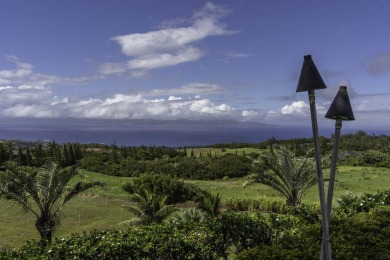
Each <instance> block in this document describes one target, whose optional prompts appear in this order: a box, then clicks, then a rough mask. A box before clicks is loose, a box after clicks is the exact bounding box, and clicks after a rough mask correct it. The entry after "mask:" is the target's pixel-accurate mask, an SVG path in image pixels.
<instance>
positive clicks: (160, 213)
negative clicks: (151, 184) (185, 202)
mask: <svg viewBox="0 0 390 260" xmlns="http://www.w3.org/2000/svg"><path fill="white" fill-rule="evenodd" d="M167 199H168V196H163V197H162V198H161V197H160V196H158V195H157V194H156V193H155V192H152V191H151V190H150V189H149V188H145V189H140V190H139V191H136V192H134V193H133V194H131V195H130V202H132V203H135V204H136V206H126V208H127V209H128V210H129V211H130V212H132V213H133V214H134V215H135V217H134V218H132V219H130V220H126V221H123V222H121V223H120V225H126V226H130V225H148V224H151V223H161V222H163V221H164V220H165V219H166V218H168V217H169V216H170V215H172V213H174V212H175V211H176V208H175V207H174V205H166V202H167Z"/></svg>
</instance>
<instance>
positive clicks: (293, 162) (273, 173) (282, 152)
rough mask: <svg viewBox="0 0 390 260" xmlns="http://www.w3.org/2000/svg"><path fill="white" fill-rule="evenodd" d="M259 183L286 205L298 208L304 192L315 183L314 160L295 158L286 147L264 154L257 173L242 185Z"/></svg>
mask: <svg viewBox="0 0 390 260" xmlns="http://www.w3.org/2000/svg"><path fill="white" fill-rule="evenodd" d="M255 183H261V184H264V185H267V186H269V187H271V188H273V189H275V190H277V191H278V192H280V193H281V194H282V195H283V196H284V197H285V198H286V203H287V205H290V206H294V207H295V206H298V205H299V204H300V203H301V199H302V196H303V194H304V192H305V191H307V190H308V189H309V188H310V187H312V186H313V185H315V184H316V183H317V175H316V166H315V163H314V160H312V159H309V153H308V154H307V156H306V157H304V158H302V157H295V155H294V153H293V152H292V151H290V150H288V149H287V148H286V147H283V146H282V147H280V149H278V150H274V151H273V152H270V153H266V154H265V155H264V156H263V157H262V164H261V167H260V169H259V172H257V173H255V174H252V175H250V176H248V178H247V180H246V181H245V183H244V184H243V187H244V188H245V187H246V186H247V185H252V184H255Z"/></svg>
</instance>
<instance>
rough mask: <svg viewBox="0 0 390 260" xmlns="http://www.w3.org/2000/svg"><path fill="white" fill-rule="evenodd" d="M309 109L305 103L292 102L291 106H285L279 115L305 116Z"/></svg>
mask: <svg viewBox="0 0 390 260" xmlns="http://www.w3.org/2000/svg"><path fill="white" fill-rule="evenodd" d="M308 107H309V105H308V104H306V103H305V101H294V102H293V103H291V105H285V106H284V107H282V109H281V113H282V114H284V115H286V114H306V113H307V108H308Z"/></svg>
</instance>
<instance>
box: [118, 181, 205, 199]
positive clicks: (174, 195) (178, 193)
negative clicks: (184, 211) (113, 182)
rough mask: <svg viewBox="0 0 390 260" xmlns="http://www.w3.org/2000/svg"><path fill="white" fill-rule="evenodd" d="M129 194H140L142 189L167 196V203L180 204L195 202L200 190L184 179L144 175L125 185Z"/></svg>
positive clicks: (124, 187)
mask: <svg viewBox="0 0 390 260" xmlns="http://www.w3.org/2000/svg"><path fill="white" fill-rule="evenodd" d="M123 189H124V190H125V191H126V192H128V193H130V194H131V193H136V192H140V191H141V190H142V189H150V190H151V191H153V192H154V193H155V194H156V195H158V196H160V197H163V196H167V197H168V199H167V203H168V204H172V203H179V202H185V201H188V200H194V198H195V196H197V195H198V193H199V192H200V189H199V188H197V187H196V186H194V185H191V184H187V183H185V182H184V181H183V180H182V179H179V178H177V177H174V176H171V175H167V174H151V173H149V174H142V175H141V176H140V177H138V178H134V179H133V180H132V182H127V183H125V184H124V185H123Z"/></svg>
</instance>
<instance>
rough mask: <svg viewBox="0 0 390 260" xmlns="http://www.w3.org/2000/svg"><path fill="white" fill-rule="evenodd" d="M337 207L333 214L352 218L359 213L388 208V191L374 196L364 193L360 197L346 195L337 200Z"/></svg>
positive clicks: (389, 191) (389, 190)
mask: <svg viewBox="0 0 390 260" xmlns="http://www.w3.org/2000/svg"><path fill="white" fill-rule="evenodd" d="M338 203H339V206H338V207H337V208H336V209H335V214H338V215H346V216H352V215H356V214H357V213H360V212H369V211H370V210H372V209H375V208H377V207H380V206H390V189H388V190H385V191H382V192H377V193H376V194H370V193H364V194H363V195H362V196H360V197H358V196H354V195H352V194H351V193H347V194H346V195H344V196H342V197H340V198H339V200H338Z"/></svg>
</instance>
